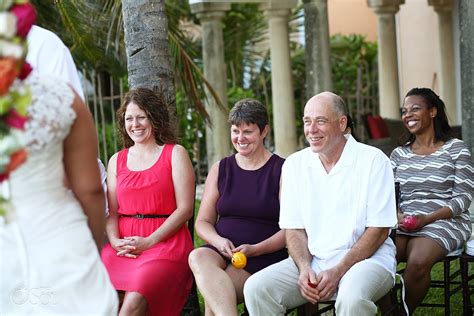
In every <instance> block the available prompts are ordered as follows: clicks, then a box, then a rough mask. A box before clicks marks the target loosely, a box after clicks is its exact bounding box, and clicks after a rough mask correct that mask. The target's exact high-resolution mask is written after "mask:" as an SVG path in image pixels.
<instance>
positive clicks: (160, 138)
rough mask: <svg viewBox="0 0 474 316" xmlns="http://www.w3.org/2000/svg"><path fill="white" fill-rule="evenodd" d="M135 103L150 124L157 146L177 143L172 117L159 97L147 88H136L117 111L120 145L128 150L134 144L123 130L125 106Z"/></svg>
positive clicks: (124, 129) (128, 94)
mask: <svg viewBox="0 0 474 316" xmlns="http://www.w3.org/2000/svg"><path fill="white" fill-rule="evenodd" d="M131 102H133V103H135V104H136V105H137V106H138V107H139V108H140V109H142V110H143V111H144V112H145V114H146V116H147V118H148V119H149V120H150V122H151V126H152V129H153V133H154V135H155V141H156V143H157V144H158V145H160V146H161V145H164V144H175V143H177V142H178V137H177V136H176V130H175V128H174V124H173V120H172V115H170V113H169V111H168V107H167V106H166V104H165V101H164V99H163V97H162V96H161V95H158V94H157V93H155V92H154V91H153V90H150V89H147V88H136V89H133V90H130V91H129V92H128V93H127V94H126V95H125V97H124V99H123V102H122V104H121V105H120V107H119V108H118V110H117V113H116V117H117V129H118V132H119V134H120V136H121V138H122V144H123V145H124V146H125V147H126V148H128V147H131V146H132V145H133V144H134V143H133V141H132V139H131V138H130V136H128V134H127V130H126V128H125V111H127V106H128V105H129V104H130V103H131Z"/></svg>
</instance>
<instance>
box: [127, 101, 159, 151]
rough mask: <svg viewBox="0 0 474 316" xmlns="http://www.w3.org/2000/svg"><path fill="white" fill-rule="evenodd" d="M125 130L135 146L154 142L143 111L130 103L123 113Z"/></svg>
mask: <svg viewBox="0 0 474 316" xmlns="http://www.w3.org/2000/svg"><path fill="white" fill-rule="evenodd" d="M124 119H125V129H126V131H127V134H128V136H129V137H130V138H131V139H132V141H133V142H134V143H135V144H137V143H138V144H145V143H148V142H150V141H151V142H154V141H155V139H154V134H153V127H152V125H151V122H150V120H149V119H148V117H147V115H146V113H145V111H143V110H142V109H141V108H140V107H139V106H138V105H137V104H135V103H134V102H130V103H129V104H128V105H127V110H126V111H125V116H124Z"/></svg>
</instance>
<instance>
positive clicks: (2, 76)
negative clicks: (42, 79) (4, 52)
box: [0, 57, 19, 96]
mask: <svg viewBox="0 0 474 316" xmlns="http://www.w3.org/2000/svg"><path fill="white" fill-rule="evenodd" d="M18 74H19V71H18V61H17V60H15V59H14V58H8V57H7V58H3V59H0V96H3V95H5V94H6V93H7V92H8V90H9V89H10V86H11V85H12V84H13V81H15V79H16V77H18Z"/></svg>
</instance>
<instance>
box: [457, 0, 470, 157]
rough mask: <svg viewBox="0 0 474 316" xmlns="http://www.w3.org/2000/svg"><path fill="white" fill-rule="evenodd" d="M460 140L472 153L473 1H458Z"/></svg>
mask: <svg viewBox="0 0 474 316" xmlns="http://www.w3.org/2000/svg"><path fill="white" fill-rule="evenodd" d="M459 30H460V41H459V42H460V45H461V47H460V54H461V104H462V139H463V140H464V141H465V142H466V144H467V146H468V148H469V150H470V151H471V153H474V1H472V0H460V2H459Z"/></svg>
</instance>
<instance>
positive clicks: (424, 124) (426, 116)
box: [401, 95, 437, 135]
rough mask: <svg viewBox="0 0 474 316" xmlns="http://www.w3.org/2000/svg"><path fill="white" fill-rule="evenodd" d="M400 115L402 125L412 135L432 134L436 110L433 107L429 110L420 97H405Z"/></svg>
mask: <svg viewBox="0 0 474 316" xmlns="http://www.w3.org/2000/svg"><path fill="white" fill-rule="evenodd" d="M401 113H402V121H403V123H404V124H405V126H406V128H407V129H408V131H409V132H410V133H412V134H413V135H420V134H422V133H425V132H428V131H429V132H433V133H434V123H433V120H434V117H436V114H437V110H436V108H435V107H431V108H430V107H429V104H428V103H427V102H426V100H425V99H424V98H423V97H422V96H419V95H410V96H408V97H406V98H405V101H404V102H403V106H402V108H401Z"/></svg>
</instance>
